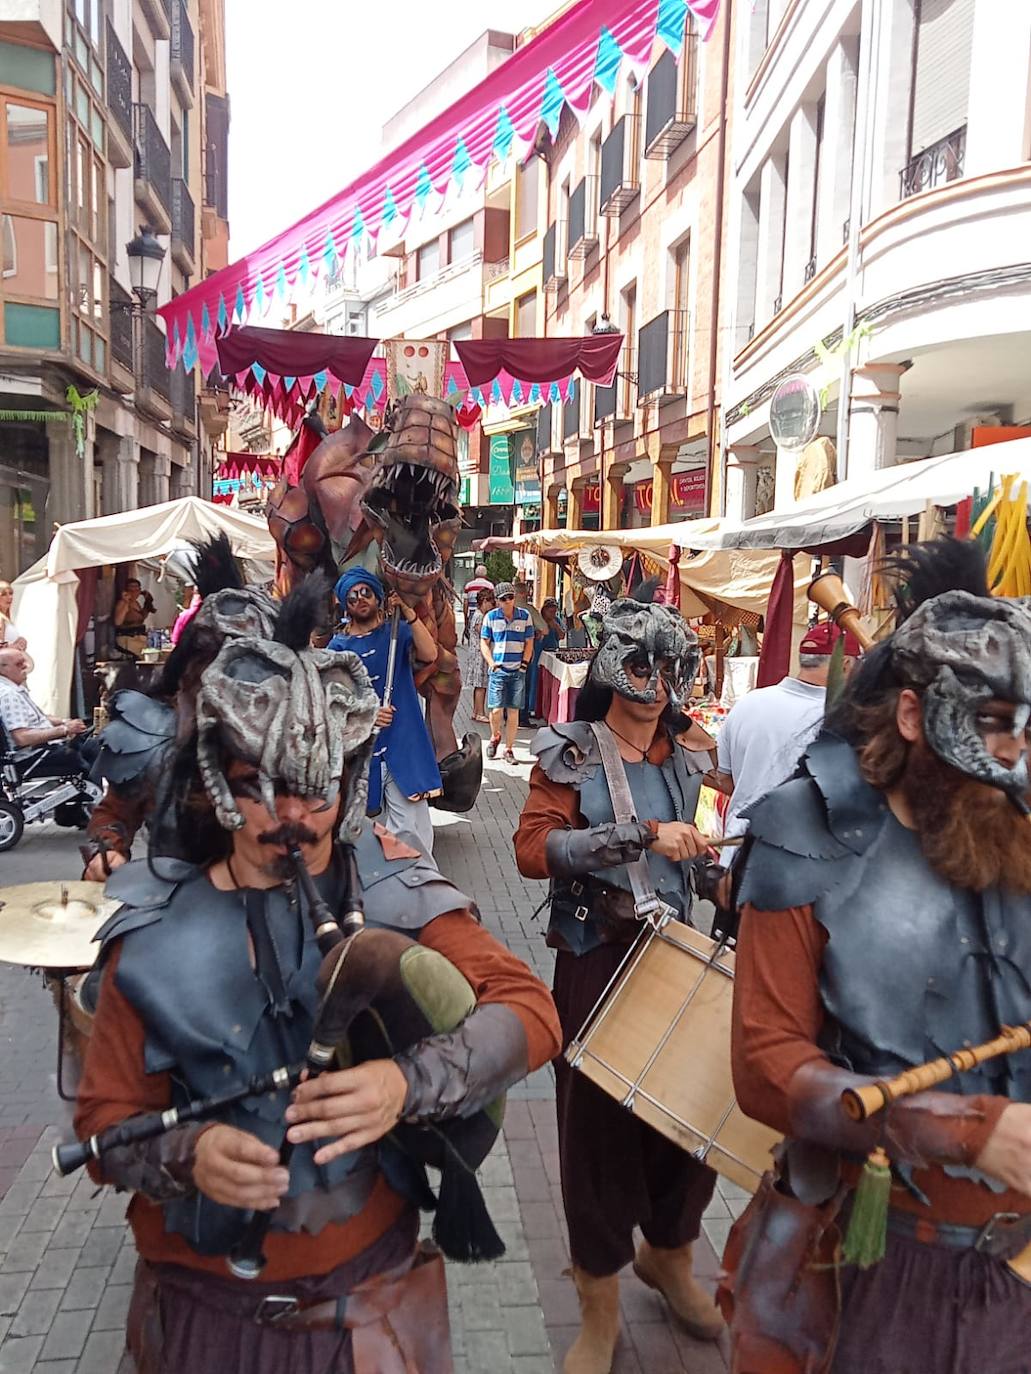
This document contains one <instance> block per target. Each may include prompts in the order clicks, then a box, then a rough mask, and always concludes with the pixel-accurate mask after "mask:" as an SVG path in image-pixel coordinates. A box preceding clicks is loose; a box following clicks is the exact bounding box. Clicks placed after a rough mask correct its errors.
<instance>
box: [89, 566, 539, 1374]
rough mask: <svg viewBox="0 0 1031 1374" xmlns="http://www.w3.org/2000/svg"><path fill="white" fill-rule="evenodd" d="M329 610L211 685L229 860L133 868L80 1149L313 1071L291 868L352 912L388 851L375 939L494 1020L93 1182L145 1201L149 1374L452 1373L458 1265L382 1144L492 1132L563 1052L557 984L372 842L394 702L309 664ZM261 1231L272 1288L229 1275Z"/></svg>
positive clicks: (341, 667) (226, 1117) (324, 1082)
mask: <svg viewBox="0 0 1031 1374" xmlns="http://www.w3.org/2000/svg"><path fill="white" fill-rule="evenodd" d="M310 590H311V589H310V588H307V587H302V588H301V589H300V591H299V592H297V593H295V594H294V595H293V596H291V597H290V598H288V599H287V601H286V602H284V604H283V607H282V610H281V612H280V615H279V617H278V618H277V620H276V622H275V625H274V627H273V629H274V636H273V637H272V638H269V639H258V638H247V637H244V638H238V639H235V640H233V641H232V642H230V643H227V644H226V645H225V646H224V647H223V648H222V650H221V651H220V653H219V655H218V657H217V658H216V659H215V661H214V663H212V664H211V665H210V666H209V667H208V668H207V669H206V670H205V671H204V673H203V675H202V677H201V680H200V685H199V691H198V693H197V700H196V731H195V733H194V735H193V737H192V738H191V739H190V740H189V741H188V742H187V743H186V744H184V745H183V746H182V747H181V748H180V750H179V751H178V754H177V756H176V759H175V761H174V764H173V773H174V775H175V777H174V781H175V784H176V789H177V795H178V811H177V814H178V815H179V817H180V825H181V827H182V828H183V830H184V833H190V831H189V828H190V826H191V815H193V814H198V813H208V812H210V811H211V810H212V809H213V811H214V814H215V816H216V817H217V819H218V821H219V822H220V825H221V827H223V829H222V831H221V834H222V836H223V841H222V843H221V844H220V845H219V846H217V847H216V848H215V849H214V850H213V851H212V852H210V853H207V854H201V853H197V854H195V856H194V857H195V859H196V862H194V863H187V862H185V861H183V860H180V859H160V858H152V859H151V861H150V862H149V863H148V862H147V861H139V862H136V863H130V864H127V865H125V866H123V867H122V868H120V869H119V871H118V872H117V873H116V874H115V875H114V876H113V877H112V879H111V880H110V882H109V885H108V892H109V894H110V895H112V896H115V897H118V898H120V899H121V901H122V902H124V906H123V907H122V908H121V909H120V910H119V911H118V912H117V913H116V914H115V916H114V917H113V918H112V919H111V921H110V922H109V924H108V926H107V927H106V928H105V930H104V931H103V932H102V940H103V946H102V955H101V960H102V968H103V976H102V982H101V990H100V997H99V1005H98V1008H97V1014H96V1019H95V1022H94V1028H93V1034H92V1038H91V1040H90V1045H89V1051H88V1055H87V1060H86V1065H85V1073H84V1078H83V1082H82V1085H81V1088H80V1091H79V1097H78V1105H77V1110H76V1119H75V1124H76V1131H77V1133H78V1134H79V1136H80V1137H86V1136H90V1135H93V1134H95V1133H98V1132H100V1131H103V1130H104V1129H105V1128H107V1127H109V1126H111V1125H112V1124H114V1123H117V1122H121V1121H123V1120H125V1119H126V1118H129V1117H132V1116H133V1115H135V1114H138V1113H145V1112H151V1111H154V1110H163V1109H165V1108H167V1107H168V1106H169V1105H170V1104H172V1103H175V1104H178V1103H179V1102H181V1101H182V1100H183V1098H184V1097H198V1096H204V1097H206V1096H210V1095H212V1094H213V1093H218V1092H220V1091H222V1090H224V1089H226V1088H229V1087H233V1086H235V1085H238V1084H245V1083H247V1082H248V1081H249V1080H250V1079H251V1078H252V1077H253V1076H254V1075H255V1074H256V1073H267V1072H270V1071H271V1070H272V1069H274V1068H276V1067H277V1066H279V1065H281V1064H291V1063H297V1062H303V1061H304V1058H305V1051H306V1048H307V1043H308V1041H309V1040H310V1039H311V1036H312V1028H313V1019H314V1016H315V1012H316V1009H317V1007H316V1004H317V1001H318V999H317V995H316V986H315V975H316V972H317V970H318V968H319V963H320V954H319V949H318V945H317V943H316V940H315V935H314V933H313V930H312V923H310V922H309V919H308V915H309V913H308V911H307V910H306V906H307V905H308V904H309V903H308V898H307V897H306V896H305V893H304V889H303V885H302V886H301V887H298V885H297V883H296V882H295V881H294V876H296V872H297V870H296V869H295V867H294V865H293V863H292V862H291V860H290V858H289V852H290V851H291V850H293V849H295V848H297V847H299V850H300V854H301V856H302V857H303V861H304V864H305V866H306V868H307V870H308V872H309V874H310V875H312V877H313V880H314V884H315V887H316V889H317V891H318V893H319V895H320V897H321V899H322V901H324V902H325V903H326V904H328V906H329V907H330V909H331V910H333V911H336V912H338V913H339V912H340V909H341V904H342V903H345V902H346V901H347V897H346V890H347V882H346V878H345V871H346V868H347V858H346V855H345V852H344V851H343V850H342V849H341V848H340V847H339V846H338V845H337V843H336V839H335V837H336V836H337V833H338V831H341V832H342V833H344V834H347V835H349V836H350V835H351V834H352V833H353V832H361V834H362V835H363V836H364V843H365V844H366V848H367V850H368V846H369V845H370V844H371V846H372V852H371V853H369V852H367V853H366V863H365V864H364V865H363V868H364V870H365V872H366V874H367V875H370V874H371V877H369V884H370V886H369V889H368V890H367V897H368V912H367V920H368V924H369V925H370V926H377V925H379V926H387V927H390V928H393V929H398V930H402V931H404V932H405V933H407V934H408V935H410V936H411V937H412V938H413V939H415V940H417V941H418V942H419V945H420V946H425V947H427V948H428V949H430V950H435V951H437V952H438V953H440V954H442V955H444V956H445V958H446V959H447V960H449V961H450V962H451V963H452V964H453V965H454V966H455V967H456V968H458V969H459V970H460V971H461V973H462V974H464V976H465V978H466V979H467V980H468V983H469V984H470V985H471V987H472V989H473V992H474V993H475V997H476V1006H475V1008H474V1010H473V1011H472V1012H471V1014H469V1015H468V1016H467V1017H466V1019H465V1020H464V1021H462V1022H461V1024H459V1025H458V1026H457V1028H456V1029H454V1030H453V1031H450V1032H448V1033H444V1034H437V1035H431V1036H429V1037H427V1038H425V1039H422V1040H419V1041H417V1043H415V1044H414V1045H412V1046H411V1047H410V1048H408V1049H406V1050H404V1051H402V1052H400V1053H398V1054H397V1055H395V1057H394V1058H390V1059H387V1058H383V1059H379V1060H371V1061H368V1062H365V1063H361V1064H359V1065H358V1066H357V1067H354V1068H349V1069H333V1070H330V1071H327V1072H325V1073H323V1074H322V1075H321V1076H319V1077H317V1078H314V1079H309V1080H307V1081H305V1082H303V1083H301V1085H300V1086H298V1087H297V1088H296V1089H295V1090H294V1092H293V1093H292V1095H289V1094H287V1093H286V1092H279V1093H274V1094H271V1095H268V1096H264V1097H261V1098H254V1097H251V1098H247V1099H246V1100H245V1101H244V1102H242V1103H240V1104H238V1105H236V1106H234V1107H232V1108H227V1109H225V1111H224V1112H223V1113H222V1115H221V1116H220V1117H219V1118H217V1119H216V1120H215V1121H214V1122H211V1121H205V1122H195V1123H191V1124H188V1125H179V1126H176V1127H174V1128H173V1129H172V1130H171V1131H169V1132H168V1133H167V1134H164V1135H162V1136H159V1137H157V1138H155V1139H152V1140H149V1141H146V1142H142V1143H138V1144H133V1145H124V1146H120V1147H119V1148H118V1149H116V1150H114V1151H112V1152H109V1153H105V1154H103V1155H102V1157H101V1159H100V1162H99V1164H98V1165H96V1166H94V1174H95V1177H98V1178H99V1179H100V1180H101V1181H103V1182H108V1183H113V1184H114V1185H115V1186H117V1187H119V1188H124V1189H128V1190H130V1191H131V1192H132V1193H133V1195H134V1196H133V1199H132V1202H131V1204H130V1208H129V1220H130V1223H131V1226H132V1229H133V1233H134V1236H135V1240H136V1246H137V1249H138V1251H139V1257H140V1258H139V1263H138V1266H137V1271H136V1279H135V1286H134V1291H133V1298H132V1304H131V1310H130V1314H129V1322H128V1333H127V1344H128V1349H129V1351H130V1352H131V1359H132V1361H133V1366H131V1367H135V1369H136V1370H138V1371H139V1374H173V1371H174V1374H182V1371H183V1370H190V1371H191V1372H192V1374H287V1372H288V1371H291V1374H292V1371H296V1370H298V1369H304V1370H306V1371H310V1374H330V1371H333V1374H338V1371H342V1372H343V1374H350V1372H351V1371H354V1374H386V1372H387V1371H390V1372H391V1374H393V1371H399V1372H400V1371H402V1370H403V1371H409V1370H415V1369H418V1370H420V1371H427V1372H428V1374H437V1372H438V1371H441V1374H446V1371H449V1370H450V1369H451V1368H452V1365H451V1360H450V1352H449V1348H448V1345H449V1343H448V1336H447V1310H446V1295H445V1292H444V1284H443V1265H442V1263H441V1260H440V1256H439V1253H438V1254H436V1255H434V1254H433V1253H431V1252H429V1251H427V1250H426V1249H425V1248H423V1249H421V1250H420V1249H417V1235H418V1214H417V1210H416V1207H415V1205H414V1203H413V1201H412V1200H411V1198H410V1196H409V1195H408V1194H407V1193H406V1191H405V1181H404V1175H403V1171H402V1172H401V1173H397V1172H396V1171H393V1170H392V1169H388V1167H387V1158H388V1156H387V1155H386V1154H385V1153H384V1151H383V1138H384V1137H385V1136H386V1135H387V1133H388V1132H391V1131H392V1130H393V1129H394V1127H395V1126H397V1125H398V1123H399V1122H402V1123H403V1122H445V1121H450V1120H453V1119H455V1118H457V1117H463V1118H465V1117H468V1116H470V1115H472V1114H474V1113H475V1112H477V1111H478V1110H480V1109H481V1108H483V1107H484V1105H485V1104H487V1103H491V1102H493V1101H495V1100H496V1099H497V1098H498V1096H499V1094H500V1093H502V1092H503V1091H504V1089H505V1088H506V1087H507V1086H509V1085H510V1084H512V1083H513V1082H515V1081H516V1080H518V1079H519V1078H521V1077H522V1076H523V1075H524V1074H525V1073H526V1072H527V1071H528V1070H529V1069H532V1068H533V1067H535V1066H539V1065H541V1064H542V1063H544V1062H546V1061H547V1060H548V1059H549V1058H550V1057H551V1056H552V1055H553V1054H554V1053H555V1050H556V1048H557V1043H558V1042H557V1032H558V1026H557V1020H556V1017H555V1011H554V1007H553V1005H552V1003H551V999H550V998H549V996H548V993H547V991H546V989H545V988H544V987H543V985H542V984H541V983H540V982H539V981H538V980H537V979H536V978H534V977H533V975H532V974H531V973H530V972H529V970H528V969H527V968H526V967H525V965H523V964H522V963H521V962H520V961H519V960H518V959H516V958H515V957H514V956H513V955H512V954H510V953H509V952H508V951H507V950H506V949H504V948H503V947H502V946H501V945H499V944H498V943H497V942H496V941H495V940H494V939H493V938H492V937H491V936H490V935H489V934H487V932H486V931H484V930H483V929H482V927H481V926H480V925H479V924H478V922H477V921H476V919H474V917H473V916H472V914H471V913H470V910H469V907H470V905H471V904H470V902H469V899H468V898H466V897H464V896H463V895H462V894H461V893H459V892H458V891H457V890H456V889H454V888H453V887H452V886H451V885H450V884H449V883H447V882H446V881H445V880H443V879H442V878H441V877H440V874H439V873H438V872H437V871H436V869H435V868H432V866H431V865H430V864H429V862H428V860H427V859H426V856H425V855H424V854H423V853H422V852H421V851H420V850H419V849H418V848H417V847H416V846H414V845H411V844H409V842H408V840H409V837H401V839H400V840H399V839H398V838H396V837H393V836H390V835H388V834H387V832H385V831H375V832H373V831H372V830H371V828H370V827H368V825H367V823H366V822H365V820H364V806H365V792H364V786H363V778H362V775H363V769H364V766H365V764H366V762H367V759H368V752H369V741H370V738H371V733H372V729H373V723H374V721H375V718H376V713H377V710H378V706H379V703H378V700H377V698H376V694H375V692H374V691H373V690H372V688H371V686H370V683H369V679H368V676H367V674H366V673H365V670H364V668H363V667H362V664H361V662H360V660H359V659H358V658H357V657H356V656H355V655H353V654H347V653H332V652H329V651H326V650H310V649H308V648H306V647H302V646H305V645H307V643H308V638H309V633H310V630H311V628H312V626H313V625H314V623H315V621H316V620H317V618H318V615H319V613H320V611H321V597H322V596H324V589H320V588H318V587H316V588H315V589H314V593H315V594H314V596H310V595H309V592H310ZM306 598H307V599H306ZM352 827H353V831H352ZM392 874H400V877H401V878H402V879H403V880H404V881H403V882H401V883H399V884H397V885H395V886H394V888H393V894H392V897H391V898H390V899H387V900H381V899H380V898H379V897H378V896H377V892H376V884H377V883H378V882H379V881H380V880H381V879H383V878H384V877H385V876H390V875H392ZM399 893H400V894H404V895H403V896H401V897H399ZM284 1134H286V1136H287V1138H288V1140H289V1143H290V1145H291V1146H292V1147H293V1148H292V1154H291V1155H290V1156H289V1163H288V1165H285V1164H283V1163H281V1162H280V1148H279V1147H280V1144H281V1143H282V1141H283V1138H284ZM388 1175H389V1176H388ZM255 1212H268V1213H270V1214H271V1230H270V1231H269V1234H268V1236H267V1240H266V1244H265V1254H266V1257H267V1263H266V1266H265V1268H264V1270H263V1271H262V1273H261V1276H260V1280H259V1281H249V1282H248V1281H245V1280H243V1279H241V1278H234V1277H231V1276H230V1274H229V1273H228V1272H227V1267H226V1259H225V1257H226V1256H227V1255H228V1254H229V1253H230V1252H231V1251H232V1250H233V1248H234V1246H235V1245H237V1243H238V1242H239V1241H240V1239H241V1236H242V1234H243V1233H244V1232H245V1231H246V1228H247V1224H248V1221H249V1219H250V1218H251V1217H252V1216H253V1214H254V1213H255Z"/></svg>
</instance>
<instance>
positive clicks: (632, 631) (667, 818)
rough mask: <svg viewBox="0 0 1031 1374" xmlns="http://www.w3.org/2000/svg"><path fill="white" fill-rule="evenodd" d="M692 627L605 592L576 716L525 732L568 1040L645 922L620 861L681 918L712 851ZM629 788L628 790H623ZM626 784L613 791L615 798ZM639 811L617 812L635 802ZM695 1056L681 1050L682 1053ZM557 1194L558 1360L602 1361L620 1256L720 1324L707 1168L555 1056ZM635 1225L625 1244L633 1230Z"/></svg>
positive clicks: (611, 1337)
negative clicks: (572, 1332) (701, 805)
mask: <svg viewBox="0 0 1031 1374" xmlns="http://www.w3.org/2000/svg"><path fill="white" fill-rule="evenodd" d="M697 667H698V642H697V639H696V637H695V635H694V633H693V632H692V631H691V629H690V628H689V627H688V625H687V622H686V621H685V620H684V619H683V618H682V617H681V615H680V613H679V612H678V611H676V610H674V609H672V608H670V607H663V606H654V605H645V604H643V603H641V602H637V601H634V600H632V599H630V598H625V599H621V600H618V601H616V602H615V603H613V605H612V607H611V608H610V611H609V614H608V615H607V616H606V618H605V621H604V623H603V625H602V631H601V646H600V648H599V650H598V654H597V656H596V657H595V659H594V661H593V663H592V665H591V671H590V673H589V675H588V678H587V682H586V684H585V686H584V688H583V691H582V692H581V694H580V698H579V701H578V703H577V719H576V720H575V721H574V722H572V723H571V724H565V725H558V726H554V727H546V728H545V729H543V730H541V731H539V732H538V734H537V737H536V739H535V740H534V744H533V748H534V753H535V754H536V755H537V763H536V764H535V766H534V769H533V772H532V774H531V776H530V792H529V796H528V797H527V800H526V804H525V806H524V807H523V812H522V815H521V816H520V818H519V827H518V829H517V831H516V834H515V852H516V862H517V863H518V865H519V871H520V872H521V873H522V874H524V876H526V877H528V878H548V879H550V880H551V883H552V889H551V919H550V922H549V925H548V944H549V945H550V946H551V947H552V948H553V949H555V950H556V951H557V954H556V958H555V982H554V994H555V1002H556V1005H557V1006H558V1010H559V1016H560V1018H561V1020H562V1036H563V1046H564V1047H565V1046H568V1045H569V1043H570V1041H571V1040H572V1039H573V1037H574V1036H576V1035H577V1034H579V1032H580V1030H581V1028H582V1027H583V1025H584V1023H585V1021H586V1020H587V1017H588V1016H589V1014H590V1012H591V1010H592V1009H593V1008H594V1006H595V1005H596V1004H597V1002H598V1001H599V999H600V998H601V996H602V995H603V993H604V991H605V989H606V988H607V987H608V986H609V984H610V982H611V980H612V978H613V976H614V975H615V973H616V972H617V970H618V969H619V968H620V966H621V965H622V963H623V961H624V959H625V958H626V954H627V951H628V949H629V948H630V946H631V945H632V943H633V942H634V940H635V939H636V938H637V936H638V934H639V933H640V930H641V922H640V920H639V919H637V904H636V890H635V886H634V883H635V882H638V883H639V882H640V881H642V880H641V879H640V878H639V877H638V876H637V875H636V874H635V878H634V879H632V878H631V875H630V873H629V871H628V867H627V866H628V865H629V864H633V863H635V862H636V861H637V860H639V859H641V858H642V857H644V858H645V861H646V873H647V879H646V880H644V881H646V883H647V884H649V885H650V888H651V895H652V896H654V897H657V898H658V900H659V901H661V902H662V903H665V904H666V905H667V906H668V907H669V908H671V909H672V911H673V912H674V913H675V916H676V917H677V918H678V919H680V920H683V921H687V920H689V918H690V912H691V906H692V888H691V868H690V863H691V861H692V860H694V859H697V858H700V857H702V856H703V855H704V854H705V851H706V841H705V837H704V836H703V835H701V834H700V833H699V832H698V830H696V829H695V827H694V826H693V825H692V824H691V823H690V818H691V817H693V816H694V814H695V809H696V805H697V800H698V793H699V790H700V788H701V780H702V776H703V775H704V772H705V769H706V767H707V762H708V756H707V754H701V755H696V754H694V753H692V752H691V751H689V750H688V749H687V748H686V747H684V744H683V737H684V735H685V733H686V731H687V730H689V729H690V727H691V724H692V722H691V721H690V718H689V717H688V716H687V715H686V713H685V712H684V709H683V708H684V701H685V699H686V695H687V694H688V693H689V692H690V690H691V685H692V683H693V681H694V675H695V672H696V670H697ZM627 793H628V794H629V796H628V797H627ZM621 796H622V797H626V800H623V801H620V800H617V798H620V797H621ZM631 803H632V810H633V814H634V815H636V816H638V817H640V818H641V819H640V820H634V821H630V822H623V821H617V820H616V819H615V817H616V814H617V810H629V809H631ZM684 1072H685V1073H689V1072H690V1065H685V1066H684ZM555 1087H556V1097H557V1104H556V1105H557V1111H558V1139H559V1165H560V1175H561V1182H562V1203H563V1208H564V1210H565V1216H566V1223H567V1226H568V1230H569V1248H570V1254H571V1256H572V1260H573V1279H574V1282H575V1284H576V1289H577V1294H578V1296H579V1299H580V1332H579V1335H578V1336H577V1339H576V1341H575V1342H574V1344H573V1346H572V1348H571V1349H570V1351H569V1354H568V1356H567V1357H566V1361H565V1365H564V1371H565V1374H609V1370H610V1369H611V1367H612V1360H613V1356H614V1352H615V1347H616V1341H617V1338H618V1335H619V1277H618V1276H619V1271H620V1270H621V1269H622V1268H624V1266H625V1265H627V1264H629V1263H631V1262H633V1264H634V1268H635V1270H636V1272H637V1273H638V1275H639V1277H641V1278H642V1279H643V1281H644V1282H645V1283H647V1284H648V1285H649V1286H651V1287H652V1288H655V1289H657V1290H658V1291H659V1292H660V1293H661V1294H662V1295H663V1297H664V1298H665V1299H666V1301H667V1302H668V1303H669V1305H670V1307H671V1308H672V1310H673V1311H674V1313H675V1314H676V1315H677V1317H678V1318H679V1319H680V1320H681V1322H682V1323H683V1324H684V1325H685V1326H686V1328H687V1329H688V1330H689V1331H690V1332H691V1333H692V1334H693V1335H695V1336H696V1337H699V1338H702V1339H708V1340H712V1339H715V1338H716V1337H717V1336H719V1334H720V1332H721V1331H722V1330H723V1321H722V1319H721V1317H720V1315H719V1313H718V1312H717V1311H716V1309H715V1307H714V1305H713V1301H712V1299H711V1298H709V1297H708V1296H707V1295H706V1293H705V1291H704V1290H703V1289H702V1288H701V1286H700V1285H699V1283H698V1282H697V1280H696V1279H695V1277H694V1273H693V1265H692V1246H693V1243H694V1242H695V1241H696V1240H697V1239H698V1236H699V1234H700V1232H701V1224H702V1214H703V1212H704V1210H705V1208H706V1207H707V1206H708V1204H709V1200H710V1198H711V1197H712V1193H713V1189H714V1187H715V1183H716V1175H715V1174H714V1173H713V1171H712V1170H711V1169H710V1168H709V1167H708V1166H707V1165H705V1164H702V1163H700V1162H699V1161H698V1160H696V1159H694V1158H693V1157H692V1156H691V1154H689V1153H688V1152H687V1151H685V1150H682V1149H680V1148H679V1147H678V1146H677V1145H675V1144H674V1143H673V1142H672V1141H670V1140H667V1139H666V1138H665V1137H664V1136H662V1135H660V1134H659V1132H658V1131H656V1130H654V1129H653V1128H652V1127H651V1126H649V1125H648V1124H646V1123H645V1122H644V1121H642V1120H641V1119H640V1118H639V1117H637V1116H635V1115H634V1114H633V1113H632V1112H629V1111H627V1109H626V1108H625V1107H623V1106H622V1105H621V1104H620V1103H619V1102H617V1101H616V1100H615V1099H614V1098H612V1097H609V1096H608V1095H607V1094H606V1093H604V1092H603V1091H602V1090H601V1089H600V1088H599V1087H598V1086H597V1085H596V1084H594V1083H592V1082H591V1081H590V1080H589V1079H588V1078H586V1077H585V1076H584V1075H582V1074H580V1073H577V1072H576V1071H575V1070H574V1069H573V1068H572V1067H571V1066H570V1065H569V1064H568V1063H567V1062H566V1060H565V1058H564V1057H559V1058H558V1059H556V1060H555ZM638 1226H639V1227H640V1228H641V1230H642V1232H643V1237H644V1238H643V1240H642V1242H641V1243H640V1245H639V1246H638V1247H637V1248H636V1250H635V1246H634V1231H635V1228H636V1227H638Z"/></svg>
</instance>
